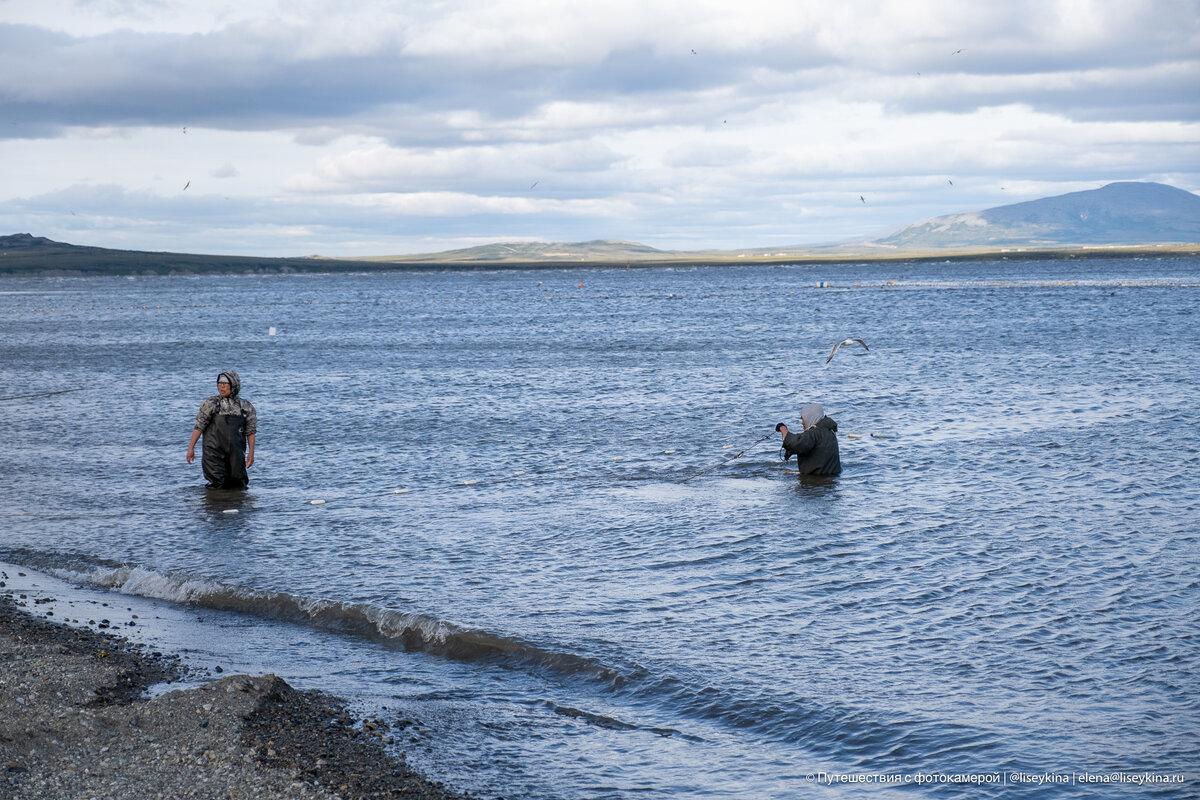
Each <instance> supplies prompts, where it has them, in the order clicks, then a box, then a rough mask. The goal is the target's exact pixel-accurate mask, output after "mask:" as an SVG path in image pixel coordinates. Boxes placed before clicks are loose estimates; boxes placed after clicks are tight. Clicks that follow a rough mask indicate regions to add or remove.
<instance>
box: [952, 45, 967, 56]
mask: <svg viewBox="0 0 1200 800" xmlns="http://www.w3.org/2000/svg"><path fill="white" fill-rule="evenodd" d="M965 52H967V51H966V48H963V47H960V48H958V49H957V50H955V51H954V52H953V53H951V54H950V55H952V56H956V55H958V54H959V53H965Z"/></svg>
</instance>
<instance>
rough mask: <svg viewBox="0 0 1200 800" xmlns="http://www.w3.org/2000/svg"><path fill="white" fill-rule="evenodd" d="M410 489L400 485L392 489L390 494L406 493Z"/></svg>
mask: <svg viewBox="0 0 1200 800" xmlns="http://www.w3.org/2000/svg"><path fill="white" fill-rule="evenodd" d="M411 491H412V489H406V488H404V487H401V488H399V489H392V494H408V493H409V492H411Z"/></svg>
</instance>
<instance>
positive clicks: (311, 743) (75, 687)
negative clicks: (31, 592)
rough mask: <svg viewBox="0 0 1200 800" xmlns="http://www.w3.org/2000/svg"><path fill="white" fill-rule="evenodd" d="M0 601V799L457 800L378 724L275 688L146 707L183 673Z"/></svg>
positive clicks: (129, 647) (267, 684)
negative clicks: (158, 687) (412, 766)
mask: <svg viewBox="0 0 1200 800" xmlns="http://www.w3.org/2000/svg"><path fill="white" fill-rule="evenodd" d="M34 602H35V601H33V600H31V599H29V598H28V597H22V596H19V595H18V596H13V595H11V594H7V593H4V592H2V591H0V797H5V798H9V797H11V798H15V799H17V800H24V799H25V798H29V799H30V800H32V799H33V798H38V800H58V799H59V798H62V800H66V799H67V798H70V799H71V800H89V799H90V798H97V799H98V800H99V799H103V800H148V799H149V798H163V800H168V799H169V800H175V798H204V799H205V800H208V799H209V798H213V799H215V800H241V799H242V798H244V799H245V800H250V798H255V800H275V799H276V798H278V800H294V799H295V798H342V799H343V800H358V798H392V797H405V798H419V799H420V800H445V799H446V798H463V797H464V795H461V794H458V793H455V792H452V791H450V790H448V789H446V788H444V787H442V786H440V785H438V784H436V783H433V782H431V781H428V780H426V779H425V778H423V777H421V776H420V775H417V774H416V773H414V772H412V771H411V770H409V769H408V768H407V767H406V766H405V764H404V763H403V761H402V760H399V759H397V758H395V757H392V756H390V755H389V754H388V752H387V751H386V750H385V748H384V744H385V743H388V742H390V735H389V727H388V724H387V723H386V722H384V721H383V720H373V719H369V720H355V719H352V718H351V716H350V715H349V713H348V712H347V711H346V708H345V706H344V705H343V704H342V703H341V702H340V701H339V700H337V698H334V697H330V696H329V695H326V694H323V693H320V692H313V691H308V692H301V691H297V690H296V689H293V688H292V687H291V686H289V685H288V684H287V683H286V682H285V681H284V680H282V679H281V678H278V677H276V676H274V675H259V676H247V675H230V676H227V677H224V678H221V679H220V680H215V681H212V682H210V683H207V684H204V685H202V686H200V687H198V688H193V689H183V690H177V691H172V692H167V693H165V694H161V695H159V696H157V697H154V698H153V699H144V698H143V695H144V691H145V689H146V688H147V687H148V686H151V685H154V684H158V683H162V682H164V681H171V680H174V679H178V678H179V677H181V676H182V675H183V672H184V670H183V668H182V666H181V665H180V663H179V662H178V661H177V660H176V659H174V658H170V657H167V656H163V655H161V654H158V653H154V652H152V651H150V650H147V649H145V648H142V647H139V646H137V645H134V644H132V643H130V642H128V641H127V640H125V639H123V638H122V637H120V636H117V635H114V634H110V633H101V632H99V631H93V630H86V629H77V628H71V627H68V626H66V625H59V624H55V623H53V622H50V621H48V620H45V619H41V618H39V617H37V616H34V615H33V614H34V613H35V611H34V609H33V608H31V606H32V605H33V603H34Z"/></svg>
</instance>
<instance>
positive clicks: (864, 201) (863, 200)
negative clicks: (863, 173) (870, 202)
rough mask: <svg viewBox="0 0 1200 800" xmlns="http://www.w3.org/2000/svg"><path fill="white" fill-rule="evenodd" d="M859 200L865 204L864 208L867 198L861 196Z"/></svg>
mask: <svg viewBox="0 0 1200 800" xmlns="http://www.w3.org/2000/svg"><path fill="white" fill-rule="evenodd" d="M858 199H859V200H862V204H863V205H864V206H865V205H866V204H867V198H865V197H863V196H862V195H861V194H860V195H859V196H858Z"/></svg>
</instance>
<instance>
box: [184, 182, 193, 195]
mask: <svg viewBox="0 0 1200 800" xmlns="http://www.w3.org/2000/svg"><path fill="white" fill-rule="evenodd" d="M191 185H192V182H191V181H188V182H187V183H185V184H184V185H183V191H185V192H186V191H187V187H189V186H191Z"/></svg>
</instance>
